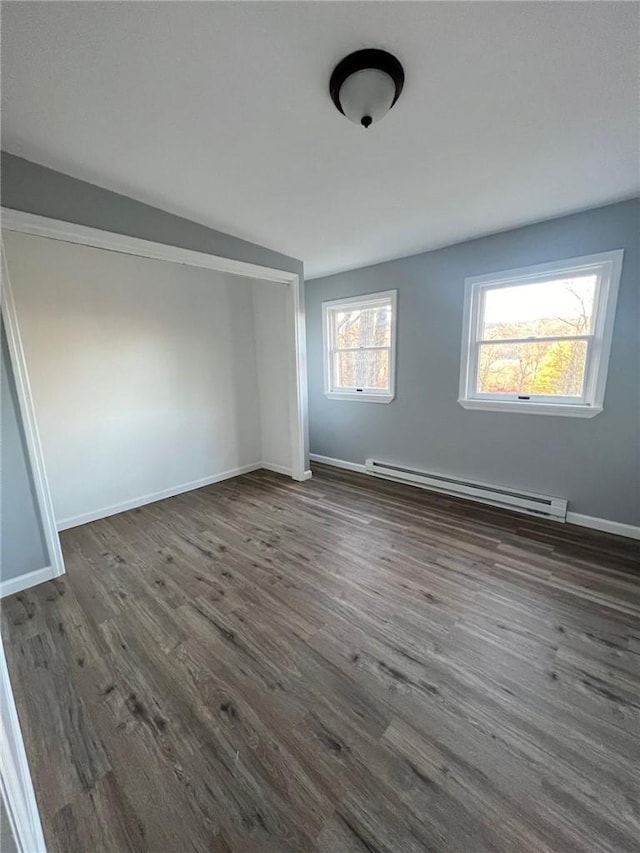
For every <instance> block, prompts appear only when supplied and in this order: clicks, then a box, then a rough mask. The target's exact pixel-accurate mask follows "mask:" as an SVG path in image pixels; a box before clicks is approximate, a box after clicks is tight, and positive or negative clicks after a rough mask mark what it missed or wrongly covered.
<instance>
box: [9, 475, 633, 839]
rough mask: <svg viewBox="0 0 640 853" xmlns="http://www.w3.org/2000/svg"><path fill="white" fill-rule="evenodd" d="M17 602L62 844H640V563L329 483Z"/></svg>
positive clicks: (174, 505)
mask: <svg viewBox="0 0 640 853" xmlns="http://www.w3.org/2000/svg"><path fill="white" fill-rule="evenodd" d="M62 541H63V548H64V553H65V558H66V562H67V568H68V573H67V575H66V576H65V577H64V578H62V579H60V580H57V581H51V582H49V583H46V584H42V585H41V586H39V587H37V588H35V589H32V590H29V591H27V592H24V593H21V594H18V595H14V596H12V597H11V598H9V599H7V600H6V601H5V602H4V607H3V614H2V617H3V618H2V623H3V634H4V641H5V644H6V651H7V656H8V659H9V666H10V672H11V675H12V680H13V684H14V690H15V695H16V701H17V705H18V709H19V713H20V719H21V723H22V726H23V732H24V737H25V742H26V748H27V753H28V756H29V760H30V765H31V769H32V774H33V778H34V784H35V788H36V795H37V799H38V802H39V805H40V809H41V813H42V817H43V821H44V830H45V836H46V838H47V842H48V845H49V849H50V851H52V853H53V851H60V853H77V851H83V852H84V851H91V853H94V851H129V850H132V851H154V853H169V852H170V851H176V853H186V851H212V853H223V851H224V853H229V851H255V853H272V851H273V853H275V851H277V853H285V851H324V853H364V851H375V853H383V852H384V853H391V851H393V853H417V851H464V853H480V851H509V853H522V852H523V851H535V852H536V853H544V852H545V851H546V852H547V853H551V851H557V853H578V851H579V852H580V853H585V851H607V853H614V851H615V853H617V851H638V850H639V849H640V848H639V845H638V839H639V838H640V806H639V795H640V775H639V768H640V620H639V615H640V567H639V562H640V554H639V551H640V548H639V545H640V543H638V542H634V541H632V540H625V539H621V538H616V537H613V536H608V535H606V534H596V533H593V532H589V531H585V530H581V529H578V528H571V527H569V526H564V525H559V524H554V523H545V522H539V521H534V520H531V519H529V518H527V517H525V516H515V515H510V514H508V513H502V512H499V511H491V510H489V509H484V508H482V507H478V506H475V505H471V504H465V503H463V502H456V501H454V500H448V499H446V498H442V497H438V496H434V495H431V494H429V493H427V492H423V491H420V490H418V489H413V488H410V487H403V486H399V485H396V484H392V483H388V482H385V481H381V480H374V479H373V478H369V477H366V476H364V475H357V474H350V473H347V472H341V471H337V470H333V469H330V468H324V467H320V466H317V467H316V469H315V476H314V478H313V480H311V481H309V482H305V483H294V482H292V481H291V480H288V479H286V478H284V477H281V476H279V475H276V474H269V473H267V472H256V473H254V474H249V475H246V476H243V477H239V478H237V479H235V480H230V481H227V482H225V483H219V484H217V485H214V486H210V487H208V488H204V489H200V490H198V491H196V492H191V493H189V494H185V495H181V496H179V497H175V498H171V499H169V500H165V501H162V502H160V503H156V504H152V505H149V506H146V507H144V508H142V509H139V510H133V511H130V512H127V513H123V514H122V515H118V516H113V517H111V518H108V519H104V520H102V521H97V522H94V523H92V524H88V525H85V526H84V527H79V528H76V529H74V530H70V531H67V532H65V533H64V534H62Z"/></svg>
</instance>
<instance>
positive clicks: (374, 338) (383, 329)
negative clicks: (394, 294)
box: [333, 305, 391, 349]
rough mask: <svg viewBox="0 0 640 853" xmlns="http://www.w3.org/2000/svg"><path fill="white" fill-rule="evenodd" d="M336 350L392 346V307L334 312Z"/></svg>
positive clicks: (381, 306)
mask: <svg viewBox="0 0 640 853" xmlns="http://www.w3.org/2000/svg"><path fill="white" fill-rule="evenodd" d="M333 323H334V340H335V348H336V349H358V347H388V346H391V306H390V305H380V306H375V307H371V308H359V309H356V310H354V311H338V310H335V311H334V312H333Z"/></svg>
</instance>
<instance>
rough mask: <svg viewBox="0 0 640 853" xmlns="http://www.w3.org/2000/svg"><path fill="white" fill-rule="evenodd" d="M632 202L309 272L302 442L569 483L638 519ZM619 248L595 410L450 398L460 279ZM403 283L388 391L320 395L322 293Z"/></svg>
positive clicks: (503, 480)
mask: <svg viewBox="0 0 640 853" xmlns="http://www.w3.org/2000/svg"><path fill="white" fill-rule="evenodd" d="M639 243H640V205H639V202H638V200H632V201H627V202H621V203H619V204H613V205H608V206H606V207H601V208H597V209H594V210H589V211H586V212H584V213H578V214H574V215H572V216H565V217H562V218H560V219H554V220H550V221H547V222H542V223H538V224H536V225H530V226H527V227H524V228H518V229H516V230H513V231H508V232H504V233H501V234H496V235H493V236H491V237H485V238H482V239H479V240H473V241H470V242H468V243H461V244H459V245H455V246H450V247H447V248H445V249H439V250H437V251H433V252H427V253H425V254H422V255H415V256H412V257H409V258H403V259H401V260H397V261H390V262H389V263H385V264H378V265H376V266H373V267H367V268H365V269H359V270H355V271H351V272H347V273H342V274H340V275H333V276H328V277H326V278H320V279H314V280H312V281H308V282H307V283H306V311H307V348H308V365H309V420H310V448H311V453H315V454H319V455H322V456H329V457H333V458H336V459H343V460H347V461H350V462H360V463H362V462H364V460H365V458H366V457H368V456H373V457H376V458H378V459H382V460H386V461H389V462H397V463H402V464H404V465H408V466H415V467H419V468H424V469H427V470H430V471H434V472H439V473H444V474H453V475H456V476H459V477H466V478H469V479H476V480H483V481H487V482H491V483H497V484H500V485H506V486H513V487H515V488H521V489H528V490H529V491H535V492H541V493H543V494H550V495H557V496H559V497H567V498H568V499H569V502H570V505H569V509H570V511H572V512H576V513H582V514H585V515H591V516H595V517H598V518H605V519H610V520H614V521H620V522H624V523H628V524H640V306H639V292H640V285H639ZM621 248H622V249H624V250H625V255H624V264H623V270H622V280H621V284H620V293H619V297H618V309H617V313H616V322H615V330H614V340H613V348H612V351H611V361H610V365H609V378H608V382H607V391H606V397H605V407H604V411H603V412H602V413H601V414H599V415H597V416H596V417H595V418H592V419H580V418H570V417H549V416H543V415H531V414H520V413H506V412H505V413H497V412H483V411H469V410H465V409H463V408H462V407H461V406H460V405H459V404H458V402H457V397H458V381H459V371H460V345H461V335H462V307H463V294H464V280H465V278H466V277H467V276H473V275H481V274H483V273H489V272H495V271H498V270H505V269H511V268H515V267H522V266H527V265H528V264H538V263H543V262H546V261H553V260H559V259H562V258H571V257H576V256H580V255H587V254H592V253H594V252H603V251H607V250H609V249H621ZM393 288H397V289H398V358H397V377H396V379H397V385H396V399H395V400H394V401H393V402H392V403H390V404H389V405H382V404H379V403H362V402H347V401H338V400H328V399H327V398H326V397H325V396H324V393H323V369H322V302H323V301H324V300H328V299H338V298H341V297H346V296H354V295H360V294H365V293H375V292H376V291H379V290H390V289H393Z"/></svg>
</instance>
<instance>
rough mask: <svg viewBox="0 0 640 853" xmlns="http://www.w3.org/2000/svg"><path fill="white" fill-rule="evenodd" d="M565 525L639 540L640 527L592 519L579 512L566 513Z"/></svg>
mask: <svg viewBox="0 0 640 853" xmlns="http://www.w3.org/2000/svg"><path fill="white" fill-rule="evenodd" d="M567 524H577V525H578V526H579V527H590V528H591V529H592V530H602V531H603V532H604V533H615V534H616V536H627V537H629V539H640V526H636V525H635V524H623V522H621V521H609V519H608V518H594V516H592V515H581V514H580V513H579V512H568V513H567Z"/></svg>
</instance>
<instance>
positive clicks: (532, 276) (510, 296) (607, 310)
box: [459, 250, 623, 417]
mask: <svg viewBox="0 0 640 853" xmlns="http://www.w3.org/2000/svg"><path fill="white" fill-rule="evenodd" d="M622 254H623V252H622V250H618V251H614V252H605V253H603V254H599V255H590V256H588V257H584V258H572V259H570V260H566V261H558V262H556V263H551V264H543V265H540V266H535V267H528V268H525V269H521V270H510V271H508V272H504V273H497V274H492V275H485V276H477V277H475V278H470V279H467V281H466V289H465V316H464V330H463V341H462V364H461V374H460V397H459V402H460V403H461V405H463V406H464V407H465V408H469V409H492V410H507V411H519V412H530V413H537V414H556V415H575V416H580V417H593V416H594V415H597V414H598V412H601V411H602V406H603V401H604V391H605V384H606V378H607V367H608V362H609V350H610V348H611V338H612V333H613V322H614V318H615V308H616V297H617V291H618V283H619V280H620V271H621V267H622Z"/></svg>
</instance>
